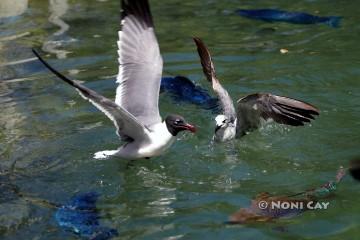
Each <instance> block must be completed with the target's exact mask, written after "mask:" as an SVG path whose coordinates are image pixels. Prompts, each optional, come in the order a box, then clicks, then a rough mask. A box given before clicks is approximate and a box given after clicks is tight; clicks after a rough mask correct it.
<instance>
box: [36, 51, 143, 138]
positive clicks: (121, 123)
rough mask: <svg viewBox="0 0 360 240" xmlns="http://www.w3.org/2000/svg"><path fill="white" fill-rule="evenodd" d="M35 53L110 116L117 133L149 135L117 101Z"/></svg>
mask: <svg viewBox="0 0 360 240" xmlns="http://www.w3.org/2000/svg"><path fill="white" fill-rule="evenodd" d="M33 53H34V54H35V55H36V56H37V57H38V58H39V60H40V61H41V62H42V63H43V64H44V65H45V66H46V67H47V68H48V69H49V70H50V71H51V72H53V73H54V74H55V75H56V76H58V77H59V78H60V79H62V80H63V81H65V82H66V83H68V84H70V85H71V86H73V87H75V88H76V89H77V90H78V91H79V93H80V95H81V96H82V97H83V98H85V99H87V100H89V101H90V102H91V103H92V104H93V105H94V106H95V107H97V108H98V109H99V110H101V111H102V112H103V113H105V115H106V116H107V117H108V118H110V119H111V120H112V121H113V123H114V124H115V126H116V129H117V133H118V135H119V136H122V137H126V138H131V139H132V140H135V139H139V138H140V139H141V138H142V139H143V138H145V137H146V136H147V132H148V130H147V129H146V127H144V125H143V124H141V123H140V122H139V121H138V120H137V119H136V118H135V117H134V116H133V115H132V114H130V113H129V112H128V111H126V110H125V109H124V108H122V107H120V106H119V105H117V104H116V103H115V102H113V101H111V100H110V99H108V98H106V97H103V96H101V95H100V94H98V93H97V92H95V91H93V90H91V89H89V88H87V87H85V86H83V85H81V84H80V83H77V82H76V81H73V80H71V79H69V78H67V77H65V76H64V75H62V74H61V73H59V72H58V71H57V70H55V69H54V68H53V67H51V66H50V65H49V64H48V63H47V62H46V61H45V60H44V59H43V58H42V57H41V56H40V55H39V54H38V53H37V52H36V51H35V50H33Z"/></svg>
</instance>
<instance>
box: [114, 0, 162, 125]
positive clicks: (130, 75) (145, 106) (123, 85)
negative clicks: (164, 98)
mask: <svg viewBox="0 0 360 240" xmlns="http://www.w3.org/2000/svg"><path fill="white" fill-rule="evenodd" d="M121 4H122V22H121V24H122V29H121V31H119V41H118V48H119V50H118V54H119V73H118V76H117V82H118V83H119V86H118V88H117V90H116V100H115V102H116V103H117V104H118V105H120V106H121V107H123V108H125V109H126V110H127V111H128V112H129V113H131V114H132V115H134V116H135V117H136V118H137V119H138V120H139V121H140V122H141V123H142V124H143V125H145V126H150V125H153V124H155V123H159V122H161V117H160V114H159V106H158V105H159V92H160V81H161V74H162V67H163V61H162V57H161V55H160V49H159V45H158V42H157V39H156V36H155V32H154V24H153V20H152V16H151V12H150V7H149V3H148V1H147V0H128V1H125V0H122V1H121Z"/></svg>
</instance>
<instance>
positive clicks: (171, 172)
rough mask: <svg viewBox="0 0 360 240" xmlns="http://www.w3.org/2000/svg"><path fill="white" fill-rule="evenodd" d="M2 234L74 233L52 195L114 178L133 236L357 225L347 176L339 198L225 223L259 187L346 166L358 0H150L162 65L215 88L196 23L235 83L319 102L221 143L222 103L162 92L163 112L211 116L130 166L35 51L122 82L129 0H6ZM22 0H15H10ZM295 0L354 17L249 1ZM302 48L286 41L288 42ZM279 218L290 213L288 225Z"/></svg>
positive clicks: (1, 37)
mask: <svg viewBox="0 0 360 240" xmlns="http://www.w3.org/2000/svg"><path fill="white" fill-rule="evenodd" d="M1 1H2V3H1V4H0V7H1V8H4V9H5V5H6V4H7V2H11V4H12V5H11V7H10V8H8V9H12V10H6V11H0V13H1V14H3V16H1V17H2V18H0V102H1V105H0V110H1V115H0V189H1V190H0V191H1V195H0V236H1V239H4V240H10V239H47V240H50V239H76V238H77V237H76V236H74V235H73V234H71V233H67V232H64V231H63V230H61V229H59V227H58V226H57V225H56V222H55V219H54V209H51V208H49V207H47V206H43V205H39V204H34V203H31V202H28V201H26V198H24V197H21V196H19V192H21V193H24V194H27V195H30V196H32V197H34V198H39V199H46V200H48V201H51V202H56V203H63V202H66V201H67V200H68V199H70V198H71V196H73V195H74V194H76V193H78V192H86V191H94V190H95V191H97V192H99V193H100V194H102V197H101V198H100V203H99V206H98V207H99V210H100V211H101V215H102V217H103V218H102V222H103V223H104V224H105V225H108V226H111V227H113V228H116V229H117V230H118V232H119V239H240V238H241V239H294V238H295V239H358V235H359V222H360V216H359V210H360V203H359V201H358V199H359V197H360V194H359V185H357V184H355V182H354V181H353V180H351V179H350V178H346V179H345V180H344V182H343V183H342V185H341V187H340V188H339V190H338V192H337V194H336V195H335V196H334V197H332V198H331V200H330V201H331V203H330V209H328V210H326V211H314V212H307V213H305V214H303V215H301V216H299V217H297V218H294V219H290V220H287V221H279V222H278V223H275V224H274V223H272V224H271V223H264V224H253V225H245V226H226V225H224V224H223V222H224V221H226V220H227V218H228V216H229V214H231V213H233V212H234V211H236V210H237V209H239V208H240V207H246V206H248V205H249V204H250V200H251V199H252V198H253V197H254V196H255V195H256V194H258V193H259V192H263V191H267V192H271V193H274V194H288V193H289V194H291V193H296V192H297V191H303V190H304V189H307V188H311V187H316V186H318V185H321V184H322V183H324V182H326V181H328V180H330V179H332V178H333V177H334V175H335V173H336V170H337V169H338V167H339V166H340V165H346V164H347V163H348V160H349V159H350V158H352V157H354V156H358V155H359V142H360V121H359V118H360V105H359V102H360V91H359V81H360V70H359V65H360V57H359V54H358V52H359V50H360V47H359V41H360V35H359V31H360V26H359V24H358V23H359V21H360V16H359V14H358V10H357V9H358V7H359V4H357V3H356V2H355V1H341V2H340V1H327V0H311V1H310V0H307V1H299V2H296V3H292V2H289V1H285V0H277V1H275V0H272V1H266V2H264V1H250V0H245V1H236V0H229V1H209V0H201V1H192V0H182V1H180V0H173V1H165V0H157V1H151V4H152V10H153V15H154V19H155V23H156V32H157V36H158V39H159V42H160V47H161V51H162V54H163V57H164V60H165V66H164V71H165V72H164V75H184V76H187V77H190V78H191V79H192V80H193V81H195V82H196V83H197V84H199V85H201V86H203V87H205V88H208V87H209V86H208V83H207V82H206V80H205V78H204V76H203V75H202V71H201V67H200V65H199V59H198V56H197V53H196V51H195V46H194V43H193V42H192V40H191V37H192V36H199V37H201V38H203V39H204V41H205V42H206V43H207V44H208V45H209V47H210V49H211V50H212V53H213V55H214V60H215V63H216V67H217V72H218V77H219V78H220V79H221V80H222V82H223V84H224V86H225V87H226V88H227V89H228V90H229V92H230V94H231V95H232V97H233V98H234V99H237V98H239V97H242V96H244V95H246V94H248V93H253V92H257V91H261V92H272V93H276V94H281V95H288V96H292V97H294V98H298V99H304V100H306V101H308V102H310V103H313V104H315V105H316V106H318V107H319V108H320V109H321V115H320V117H319V118H318V119H317V120H316V121H315V122H313V123H312V124H311V125H308V126H306V127H304V128H291V127H284V126H278V125H275V124H270V125H267V126H265V127H263V128H262V129H260V131H256V132H254V133H252V134H251V135H249V136H246V137H244V138H243V139H241V140H239V141H236V142H231V143H226V144H220V145H213V144H212V143H211V136H212V133H213V128H214V125H213V124H214V123H213V121H211V119H213V118H214V116H213V114H212V112H211V111H208V110H202V109H200V108H198V107H196V106H191V105H186V104H175V103H174V102H173V101H172V99H171V98H170V97H169V96H166V94H165V95H162V96H161V106H160V107H161V112H162V116H166V115H167V114H169V113H173V112H176V113H180V114H182V115H183V116H186V118H187V119H188V120H189V121H190V122H194V123H196V124H197V125H198V126H199V132H198V134H197V135H191V134H185V135H182V136H179V139H178V141H177V143H176V144H175V145H174V146H173V147H172V148H171V149H170V150H169V151H168V152H167V153H166V154H164V155H163V156H161V157H158V158H153V159H150V160H140V161H137V162H135V163H134V164H133V166H131V167H128V166H127V162H126V161H124V160H121V159H118V158H112V159H109V160H106V161H99V160H95V159H93V158H92V155H93V153H94V152H97V151H101V150H105V149H114V148H116V147H117V146H118V145H119V141H118V139H117V136H116V135H115V132H114V127H113V126H112V123H111V122H110V121H109V120H108V119H107V118H106V117H105V116H104V115H103V114H102V113H100V112H99V111H97V110H96V109H95V108H94V107H93V106H91V105H90V104H89V103H88V102H86V101H84V100H83V99H81V97H80V96H79V95H78V94H77V92H76V91H74V90H73V89H72V88H70V87H69V86H68V85H65V84H64V83H62V82H61V81H59V80H58V79H56V78H55V77H54V76H53V75H51V74H50V73H49V72H48V71H47V70H46V69H44V67H43V66H42V65H41V64H40V63H39V62H37V61H35V59H34V56H33V55H32V53H31V51H30V49H31V48H32V47H35V48H37V49H40V50H42V51H43V52H44V54H45V55H46V58H47V59H48V60H49V62H50V63H51V64H53V65H54V66H55V67H56V68H57V69H59V70H61V71H62V72H63V73H65V74H67V75H68V76H71V77H72V78H74V79H77V80H82V81H85V82H86V85H87V86H88V87H90V88H93V89H95V90H97V91H98V92H100V93H102V94H104V95H106V96H108V97H110V98H112V97H114V89H115V87H116V85H115V74H116V73H117V67H118V66H117V56H116V40H117V33H116V31H117V30H118V29H119V23H118V20H119V1H110V0H109V1H106V0H102V1H100V0H98V1H95V0H94V1H85V0H78V1H67V0H63V1H56V0H49V1H40V0H32V1H29V2H27V1H26V0H16V1H9V0H1ZM8 7H9V6H8ZM239 7H241V8H249V9H251V8H276V7H278V8H281V9H285V10H289V11H305V12H308V13H311V14H318V15H338V16H343V17H344V19H343V22H342V25H341V27H340V28H336V29H334V28H330V27H328V26H326V25H292V24H287V23H276V24H273V23H265V22H261V21H253V20H250V19H244V18H241V17H239V16H236V15H233V14H232V12H233V11H234V10H236V9H237V8H239ZM282 48H285V49H288V50H289V53H288V54H281V53H280V49H282ZM279 229H282V230H281V231H280V230H279Z"/></svg>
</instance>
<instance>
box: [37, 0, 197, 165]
mask: <svg viewBox="0 0 360 240" xmlns="http://www.w3.org/2000/svg"><path fill="white" fill-rule="evenodd" d="M121 7H122V15H121V26H122V28H121V31H119V41H118V48H119V50H118V54H119V73H118V76H117V83H118V84H119V85H118V87H117V90H116V99H115V101H112V100H110V99H108V98H106V97H104V96H102V95H100V94H98V93H97V92H95V91H93V90H91V89H89V88H87V87H85V86H83V85H81V84H80V83H78V82H76V81H73V80H71V79H69V78H67V77H65V76H64V75H62V74H61V73H59V72H58V71H56V70H55V69H54V68H52V67H51V66H50V65H49V64H48V63H47V62H45V61H44V59H42V58H41V56H40V55H39V54H38V53H37V52H36V51H35V50H33V52H34V54H35V55H36V56H37V57H38V58H39V60H40V61H41V62H42V63H43V64H44V65H45V66H46V67H47V68H48V69H49V70H50V71H51V72H53V73H54V74H55V75H56V76H58V77H59V78H60V79H62V80H63V81H65V82H66V83H68V84H70V85H71V86H73V87H75V88H76V90H78V92H79V93H80V95H81V96H82V97H83V98H85V99H86V100H88V101H90V102H91V103H92V104H93V105H94V106H95V107H97V108H98V109H99V110H100V111H102V112H103V113H104V114H105V115H106V116H107V117H108V118H110V120H112V121H113V123H114V125H115V127H116V133H117V134H118V135H119V137H120V138H121V139H122V140H124V141H125V142H126V143H125V144H124V145H122V146H120V147H119V148H118V149H116V150H111V151H101V152H97V153H95V156H94V157H95V158H107V157H109V156H119V157H121V158H125V159H138V158H150V157H154V156H158V155H160V154H162V153H163V152H164V151H165V150H166V149H167V148H169V147H170V146H171V144H172V143H173V142H174V141H175V139H176V136H177V134H178V133H179V132H181V131H184V130H188V131H191V132H195V131H196V128H195V127H194V126H193V125H191V124H189V123H187V122H186V121H185V119H184V118H183V117H181V116H179V115H174V114H171V115H168V116H167V117H166V118H165V121H162V119H161V116H160V113H159V106H158V105H159V104H158V102H159V92H160V81H161V75H162V68H163V60H162V57H161V54H160V49H159V45H158V42H157V39H156V36H155V31H154V23H153V19H152V16H151V12H150V6H149V3H148V1H147V0H127V1H126V0H122V1H121Z"/></svg>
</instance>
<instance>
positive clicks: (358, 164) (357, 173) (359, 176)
mask: <svg viewBox="0 0 360 240" xmlns="http://www.w3.org/2000/svg"><path fill="white" fill-rule="evenodd" d="M349 172H350V174H351V176H352V177H353V178H354V179H356V180H358V181H360V159H354V160H352V161H351V162H350V168H349Z"/></svg>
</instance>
